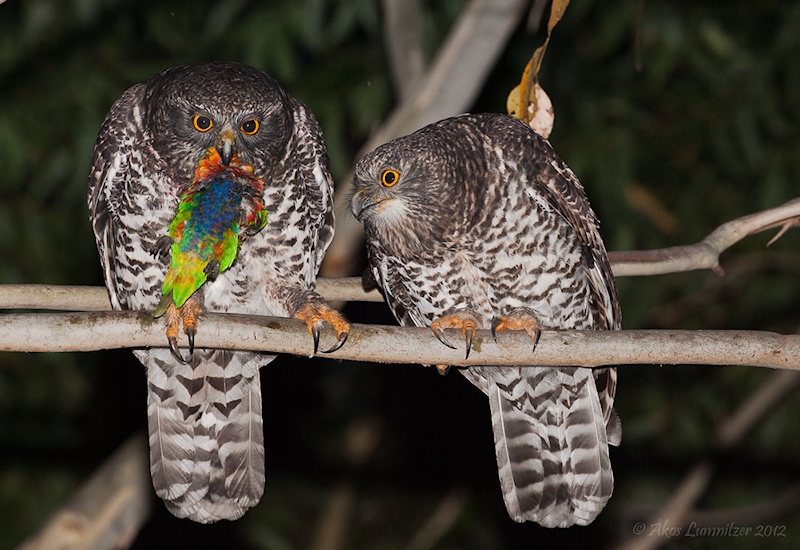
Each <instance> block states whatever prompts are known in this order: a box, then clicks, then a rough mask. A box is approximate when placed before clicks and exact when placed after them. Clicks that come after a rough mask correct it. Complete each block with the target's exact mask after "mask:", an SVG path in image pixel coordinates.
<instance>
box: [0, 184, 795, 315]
mask: <svg viewBox="0 0 800 550" xmlns="http://www.w3.org/2000/svg"><path fill="white" fill-rule="evenodd" d="M798 220H800V199H794V200H791V201H789V202H787V203H784V204H782V205H780V206H777V207H775V208H770V209H769V210H764V211H762V212H757V213H755V214H750V215H748V216H744V217H741V218H737V219H735V220H732V221H730V222H727V223H725V224H723V225H721V226H719V227H718V228H717V229H715V230H714V231H712V232H711V233H710V234H709V235H708V236H707V237H706V238H704V239H703V240H702V241H700V242H698V243H695V244H690V245H686V246H675V247H672V248H663V249H660V250H632V251H624V252H611V253H610V254H609V258H610V259H611V266H612V268H613V270H614V275H616V276H617V277H624V276H631V275H657V274H664V273H677V272H681V271H692V270H695V269H713V270H715V271H717V272H718V273H721V269H720V267H719V256H720V254H722V252H724V251H725V250H726V249H728V248H730V247H731V246H733V245H734V244H735V243H737V242H739V241H740V240H742V239H744V238H745V237H747V236H748V235H752V234H754V233H758V232H760V231H765V230H767V229H770V228H772V227H776V226H782V229H781V231H780V232H779V233H778V234H777V235H776V236H775V237H774V238H773V239H772V241H770V243H771V242H774V241H775V240H776V239H778V238H779V237H780V236H781V235H782V234H783V232H784V231H785V230H786V229H788V228H790V227H792V226H794V225H795V224H796V223H797V222H798ZM317 291H318V292H319V293H320V294H322V295H323V296H324V297H325V299H327V300H328V301H329V302H353V301H360V302H382V301H383V298H382V297H381V294H380V293H379V292H378V291H377V290H371V291H369V292H365V291H364V290H363V288H362V286H361V278H360V277H341V278H325V277H322V278H320V279H317ZM110 307H111V306H110V305H109V302H108V297H107V295H106V291H105V289H103V288H94V287H81V286H54V285H0V309H51V310H57V311H108V310H110Z"/></svg>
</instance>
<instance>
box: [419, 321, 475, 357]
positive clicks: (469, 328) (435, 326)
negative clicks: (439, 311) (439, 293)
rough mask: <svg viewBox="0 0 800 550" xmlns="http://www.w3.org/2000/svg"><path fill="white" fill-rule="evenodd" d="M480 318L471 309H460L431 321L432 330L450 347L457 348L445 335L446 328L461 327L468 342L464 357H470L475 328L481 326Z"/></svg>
mask: <svg viewBox="0 0 800 550" xmlns="http://www.w3.org/2000/svg"><path fill="white" fill-rule="evenodd" d="M480 324H481V323H480V318H479V317H478V315H477V314H476V313H474V312H472V311H471V310H469V309H459V310H456V311H455V312H453V313H451V314H450V315H445V316H444V317H439V318H438V319H436V320H434V321H433V322H432V323H431V330H432V331H433V334H434V335H435V336H436V338H438V339H439V341H440V342H441V343H442V344H444V345H445V346H447V347H448V348H450V349H457V348H456V346H454V345H452V344H451V343H450V342H448V341H447V338H445V335H444V329H446V328H460V329H461V335H462V336H463V337H464V343H465V344H466V348H467V349H466V354H465V356H464V359H469V354H470V352H471V351H472V341H473V340H474V339H475V330H477V329H478V328H479V327H480Z"/></svg>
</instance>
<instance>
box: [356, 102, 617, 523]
mask: <svg viewBox="0 0 800 550" xmlns="http://www.w3.org/2000/svg"><path fill="white" fill-rule="evenodd" d="M352 210H353V214H354V215H355V217H356V218H357V219H358V220H360V221H361V222H363V224H364V227H365V232H366V241H367V255H368V260H369V272H370V274H371V276H372V278H374V280H375V282H377V284H378V286H379V287H380V288H381V290H382V292H383V294H384V296H385V297H386V300H387V302H388V304H389V307H390V308H391V310H392V312H393V313H394V315H395V317H396V318H397V320H398V321H399V322H400V323H401V324H402V325H409V326H412V325H413V326H429V327H431V329H432V330H433V332H434V333H435V334H436V335H437V337H438V338H439V339H440V340H441V341H442V342H443V343H444V344H445V345H448V346H450V347H453V346H452V344H451V341H450V339H448V337H447V336H446V334H445V331H446V330H447V329H460V330H461V334H462V337H463V338H464V339H465V341H466V352H467V356H468V355H469V349H470V345H471V341H472V337H473V335H474V333H475V330H477V329H490V330H491V331H492V334H493V335H495V338H496V339H497V338H498V333H500V332H502V331H503V330H525V331H526V332H527V333H528V334H529V335H530V337H531V339H532V345H533V346H534V347H535V344H536V341H537V340H538V338H539V335H540V334H541V330H547V329H597V330H613V329H618V328H620V318H621V314H620V307H619V302H618V298H617V291H616V286H615V283H614V278H613V276H612V273H611V267H610V264H609V261H608V257H607V254H606V250H605V247H604V245H603V242H602V240H601V238H600V233H599V232H598V221H597V218H596V216H595V214H594V212H593V211H592V209H591V208H590V206H589V203H588V201H587V199H586V196H585V194H584V190H583V188H582V186H581V184H580V182H579V181H578V180H577V178H576V177H575V175H574V174H573V173H572V171H571V170H570V169H569V168H568V167H567V165H566V164H564V162H562V161H561V159H559V157H558V156H556V154H555V152H554V151H553V149H552V148H551V146H550V144H549V143H548V142H547V141H546V140H545V139H543V138H542V137H540V136H539V135H538V134H536V133H535V132H533V131H532V130H531V129H530V128H529V127H528V126H526V125H525V124H524V123H522V122H520V121H519V120H517V119H514V118H511V117H508V116H505V115H496V114H483V115H463V116H458V117H454V118H449V119H446V120H442V121H440V122H437V123H434V124H431V125H429V126H427V127H425V128H423V129H421V130H419V131H417V132H415V133H413V134H411V135H408V136H405V137H402V138H399V139H396V140H394V141H391V142H389V143H387V144H385V145H383V146H381V147H379V148H377V149H376V150H374V151H373V152H371V153H369V154H368V155H366V156H365V157H364V158H363V159H361V160H360V161H359V162H358V164H357V165H356V169H355V186H354V195H353V197H352ZM451 338H452V336H451ZM500 338H502V336H500ZM460 370H461V372H462V374H463V375H464V376H465V377H466V378H467V379H468V380H469V381H470V382H472V384H474V385H475V386H477V387H478V388H479V389H480V390H481V391H482V392H483V393H485V394H486V395H487V396H488V398H489V409H490V411H491V419H492V428H493V431H494V441H495V450H496V455H497V466H498V471H499V476H500V485H501V488H502V492H503V498H504V500H505V505H506V509H507V510H508V513H509V515H510V516H511V517H512V518H513V519H514V520H516V521H518V522H523V521H535V522H537V523H539V524H541V525H543V526H546V527H569V526H571V525H575V524H577V525H586V524H588V523H590V522H592V521H593V520H594V518H595V517H596V516H597V515H598V514H599V513H600V512H601V510H602V509H603V507H604V506H605V504H606V502H607V501H608V499H609V498H610V497H611V493H612V490H613V485H614V481H613V473H612V470H611V463H610V459H609V452H608V446H609V444H611V445H618V444H619V443H620V440H621V436H622V429H621V424H620V422H619V419H618V417H617V415H616V413H615V411H614V409H613V401H614V394H615V389H616V371H615V369H614V368H602V369H595V370H592V369H587V368H579V367H547V366H527V367H526V366H522V365H520V366H514V367H493V366H470V367H467V368H463V369H460Z"/></svg>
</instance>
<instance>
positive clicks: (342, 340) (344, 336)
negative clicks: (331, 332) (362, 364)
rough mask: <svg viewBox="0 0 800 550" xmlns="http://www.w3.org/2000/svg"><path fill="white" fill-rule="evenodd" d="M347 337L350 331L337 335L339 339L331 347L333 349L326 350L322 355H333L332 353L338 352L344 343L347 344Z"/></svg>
mask: <svg viewBox="0 0 800 550" xmlns="http://www.w3.org/2000/svg"><path fill="white" fill-rule="evenodd" d="M348 336H350V331H349V330H348V331H345V332H342V333H341V334H340V335H339V339H338V340H336V343H335V344H334V345H333V347H332V348H331V349H326V350H325V351H323V352H322V353H333V352H334V351H336V350H338V349H339V348H341V347H342V346H343V345H344V343H345V342H347V337H348Z"/></svg>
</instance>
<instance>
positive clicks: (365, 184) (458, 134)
mask: <svg viewBox="0 0 800 550" xmlns="http://www.w3.org/2000/svg"><path fill="white" fill-rule="evenodd" d="M483 149H484V147H483V143H482V141H481V137H480V135H479V134H478V133H477V132H474V131H473V128H471V127H470V125H469V122H468V121H465V120H459V119H447V120H444V121H441V122H438V123H435V124H432V125H430V126H426V127H425V128H423V129H421V130H418V131H417V132H414V133H413V134H410V135H407V136H404V137H401V138H398V139H395V140H392V141H390V142H389V143H386V144H385V145H382V146H380V147H378V148H377V149H375V150H374V151H372V152H371V153H369V154H368V155H366V156H365V157H364V158H362V159H361V160H360V161H359V162H358V163H357V164H356V168H355V174H354V177H353V183H354V193H353V197H352V200H351V206H352V211H353V215H354V216H355V217H356V219H358V220H360V221H362V222H363V223H364V226H365V229H366V230H367V233H368V234H370V233H374V232H377V233H378V234H379V236H380V238H379V239H378V240H380V241H381V242H385V243H392V242H394V243H396V244H397V246H398V247H412V248H414V249H417V250H418V249H419V248H425V247H427V246H430V245H432V244H433V243H441V242H448V241H452V239H454V238H457V237H458V232H459V230H458V229H457V228H459V227H461V228H463V227H465V226H468V224H469V220H470V218H471V216H472V215H473V214H474V212H475V210H476V208H477V207H479V205H480V203H481V201H482V200H483V195H484V192H485V189H486V182H485V181H484V180H485V179H486V178H485V177H484V174H485V173H486V170H485V166H486V159H485V155H484V151H483ZM396 252H399V251H396Z"/></svg>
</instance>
